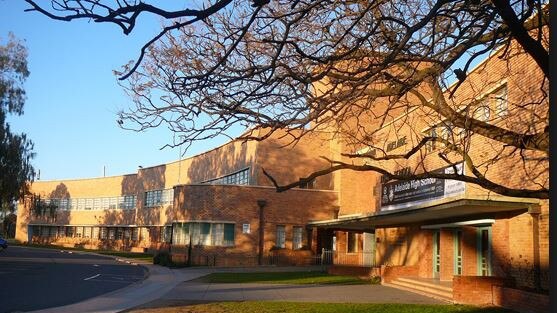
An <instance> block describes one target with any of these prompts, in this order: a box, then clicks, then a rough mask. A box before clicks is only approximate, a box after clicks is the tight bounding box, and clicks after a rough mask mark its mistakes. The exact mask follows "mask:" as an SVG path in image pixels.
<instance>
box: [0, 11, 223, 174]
mask: <svg viewBox="0 0 557 313" xmlns="http://www.w3.org/2000/svg"><path fill="white" fill-rule="evenodd" d="M182 3H183V2H182ZM27 7H28V6H27V4H25V3H24V2H23V1H2V0H0V12H1V13H0V16H1V18H0V37H1V38H2V42H4V43H5V42H6V39H7V36H8V32H13V33H14V35H15V36H16V37H17V38H19V39H24V40H25V43H26V46H27V48H28V51H29V57H28V66H29V70H30V72H31V75H30V76H29V78H28V79H27V82H26V84H25V89H26V92H27V101H26V103H25V113H24V114H23V115H22V116H18V117H11V118H10V119H9V122H10V124H11V125H12V127H13V128H14V130H16V131H19V132H25V133H27V134H28V136H29V137H30V138H31V139H32V140H33V142H34V143H35V151H36V153H37V156H36V158H35V159H34V161H33V164H34V166H35V168H36V169H38V170H40V179H41V180H50V179H64V178H82V177H98V176H102V175H103V166H106V175H107V176H112V175H119V174H125V173H132V172H135V171H136V170H137V167H138V166H139V165H142V166H144V167H145V166H151V165H156V164H161V163H166V162H170V161H174V160H177V159H178V158H179V149H178V148H175V149H170V148H165V149H164V150H160V148H161V147H162V146H163V145H164V144H165V143H168V142H170V141H172V133H171V132H170V131H168V130H167V129H166V128H157V129H153V130H149V131H146V132H141V133H136V132H133V131H127V130H122V129H120V128H119V127H118V125H117V123H116V113H117V112H118V111H120V110H122V109H125V108H127V107H129V106H131V105H132V103H131V101H130V100H129V99H128V98H127V96H126V95H125V94H124V91H123V90H122V88H121V87H119V86H118V85H117V83H116V77H115V76H114V75H113V74H112V70H114V69H119V68H120V66H122V65H123V64H125V63H127V62H128V61H130V60H133V59H135V58H137V56H138V53H139V50H140V48H141V46H142V45H143V44H144V43H145V42H146V41H147V40H148V39H149V38H150V37H151V36H153V35H155V34H156V33H157V32H158V30H159V29H160V21H159V20H158V19H156V18H153V17H144V18H142V19H140V20H139V23H138V25H137V27H136V29H135V30H134V31H133V33H132V34H131V35H130V36H125V35H124V34H123V33H122V31H121V30H120V28H118V27H117V26H115V25H110V24H97V23H93V22H87V21H78V22H71V23H68V22H61V21H54V20H51V19H49V18H47V17H45V16H42V15H41V14H39V13H37V12H27V13H26V12H23V10H24V9H26V8H27ZM225 141H226V140H225V139H220V140H213V141H207V142H204V143H198V144H196V145H195V146H193V147H191V148H190V149H189V150H188V153H187V154H186V156H188V155H193V154H196V153H200V152H203V151H206V150H208V149H210V148H212V147H215V146H217V145H219V144H221V143H223V142H225Z"/></svg>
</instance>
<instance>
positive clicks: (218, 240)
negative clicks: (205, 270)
mask: <svg viewBox="0 0 557 313" xmlns="http://www.w3.org/2000/svg"><path fill="white" fill-rule="evenodd" d="M212 226H213V227H212V228H213V231H212V237H213V238H212V244H213V246H222V245H223V244H224V224H213V225H212Z"/></svg>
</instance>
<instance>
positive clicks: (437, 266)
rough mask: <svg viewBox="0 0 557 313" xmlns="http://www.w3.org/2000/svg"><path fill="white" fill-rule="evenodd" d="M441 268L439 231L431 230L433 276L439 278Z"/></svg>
mask: <svg viewBox="0 0 557 313" xmlns="http://www.w3.org/2000/svg"><path fill="white" fill-rule="evenodd" d="M440 270H441V232H440V231H438V230H436V231H434V232H433V278H439V271H440Z"/></svg>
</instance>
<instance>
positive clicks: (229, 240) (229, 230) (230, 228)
mask: <svg viewBox="0 0 557 313" xmlns="http://www.w3.org/2000/svg"><path fill="white" fill-rule="evenodd" d="M224 245H225V246H234V224H224Z"/></svg>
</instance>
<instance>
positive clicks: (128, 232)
mask: <svg viewBox="0 0 557 313" xmlns="http://www.w3.org/2000/svg"><path fill="white" fill-rule="evenodd" d="M131 232H132V230H131V228H129V227H126V228H124V239H130V238H131V236H132V234H131Z"/></svg>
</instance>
